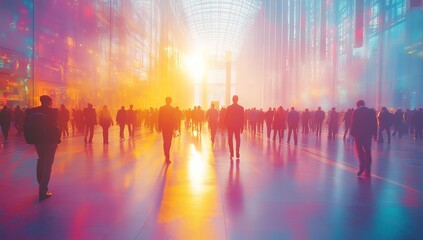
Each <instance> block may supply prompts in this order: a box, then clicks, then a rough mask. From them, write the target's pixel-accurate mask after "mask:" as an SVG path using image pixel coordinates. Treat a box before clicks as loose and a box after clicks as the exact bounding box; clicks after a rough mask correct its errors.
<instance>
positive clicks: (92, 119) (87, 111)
mask: <svg viewBox="0 0 423 240" xmlns="http://www.w3.org/2000/svg"><path fill="white" fill-rule="evenodd" d="M82 116H83V118H84V123H85V137H84V142H85V143H87V138H88V142H89V143H92V142H93V136H94V126H95V125H96V124H97V113H96V112H95V109H94V108H93V105H92V104H91V103H88V107H86V108H84V110H83V111H82ZM88 134H89V136H88Z"/></svg>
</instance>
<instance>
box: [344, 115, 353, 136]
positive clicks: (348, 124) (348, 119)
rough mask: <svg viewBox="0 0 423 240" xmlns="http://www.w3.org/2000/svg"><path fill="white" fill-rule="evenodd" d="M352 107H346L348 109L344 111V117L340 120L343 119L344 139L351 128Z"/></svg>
mask: <svg viewBox="0 0 423 240" xmlns="http://www.w3.org/2000/svg"><path fill="white" fill-rule="evenodd" d="M353 111H354V110H353V109H348V111H347V112H346V113H345V115H344V118H343V119H342V121H344V124H345V125H344V126H345V131H344V140H345V139H346V137H347V134H348V131H349V130H350V129H351V119H352V113H353Z"/></svg>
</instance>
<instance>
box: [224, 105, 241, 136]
mask: <svg viewBox="0 0 423 240" xmlns="http://www.w3.org/2000/svg"><path fill="white" fill-rule="evenodd" d="M226 127H227V128H228V129H232V130H236V129H239V130H241V129H242V128H243V127H244V107H243V106H241V105H238V104H235V103H234V104H232V105H230V106H228V109H227V110H226Z"/></svg>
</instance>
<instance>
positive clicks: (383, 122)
mask: <svg viewBox="0 0 423 240" xmlns="http://www.w3.org/2000/svg"><path fill="white" fill-rule="evenodd" d="M377 120H378V123H379V134H378V139H377V142H379V143H383V132H384V131H386V135H387V138H388V143H391V126H392V123H393V122H394V115H393V114H392V113H390V112H389V111H388V109H387V108H386V107H382V109H381V111H380V112H379V114H378V116H377Z"/></svg>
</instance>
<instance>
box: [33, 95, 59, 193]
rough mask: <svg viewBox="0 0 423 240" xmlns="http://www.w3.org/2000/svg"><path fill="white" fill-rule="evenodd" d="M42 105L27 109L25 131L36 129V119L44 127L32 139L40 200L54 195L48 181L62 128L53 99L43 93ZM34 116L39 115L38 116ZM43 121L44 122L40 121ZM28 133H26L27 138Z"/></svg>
mask: <svg viewBox="0 0 423 240" xmlns="http://www.w3.org/2000/svg"><path fill="white" fill-rule="evenodd" d="M40 101H41V106H39V107H35V108H31V109H28V110H27V111H26V119H25V132H27V131H30V132H31V131H32V130H34V126H36V124H35V122H36V121H35V120H37V119H38V120H37V121H38V124H42V125H43V127H42V128H39V129H37V130H42V132H38V131H37V132H38V133H39V134H37V135H32V136H31V138H32V139H31V140H32V143H33V144H34V145H35V150H36V151H37V155H38V160H37V181H38V184H39V198H38V199H39V200H40V201H42V200H44V199H47V198H49V197H51V196H52V193H51V192H48V183H49V181H50V175H51V170H52V166H53V162H54V155H55V154H56V150H57V146H58V144H59V143H60V129H59V127H58V124H57V118H58V109H56V108H52V105H53V100H52V99H51V98H50V97H49V96H47V95H43V96H41V97H40ZM33 116H37V117H36V118H35V117H33ZM40 121H42V122H40ZM27 136H28V133H25V138H27Z"/></svg>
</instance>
